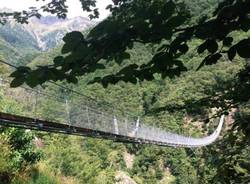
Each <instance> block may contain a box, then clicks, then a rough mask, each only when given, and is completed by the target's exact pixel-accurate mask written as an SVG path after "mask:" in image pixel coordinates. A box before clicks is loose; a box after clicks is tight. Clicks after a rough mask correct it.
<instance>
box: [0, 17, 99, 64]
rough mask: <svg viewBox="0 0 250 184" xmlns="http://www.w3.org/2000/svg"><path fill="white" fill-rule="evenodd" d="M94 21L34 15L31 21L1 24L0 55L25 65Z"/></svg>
mask: <svg viewBox="0 0 250 184" xmlns="http://www.w3.org/2000/svg"><path fill="white" fill-rule="evenodd" d="M94 23H95V22H91V21H90V20H88V19H87V18H83V17H75V18H72V19H65V20H62V19H58V18H56V17H53V16H46V17H42V18H41V19H37V18H32V19H31V20H30V22H29V24H17V23H16V22H9V23H7V24H6V25H4V26H3V25H0V55H1V56H2V57H3V58H4V59H5V60H8V61H9V62H10V63H12V64H14V65H26V64H28V63H29V62H30V61H31V60H32V59H34V58H35V57H36V56H37V55H38V54H39V53H41V52H43V51H47V50H49V49H51V48H54V47H56V46H57V45H58V44H60V43H61V42H62V38H63V36H64V35H65V34H66V33H67V32H70V31H73V30H80V31H84V30H86V29H87V28H89V27H90V26H92V25H94Z"/></svg>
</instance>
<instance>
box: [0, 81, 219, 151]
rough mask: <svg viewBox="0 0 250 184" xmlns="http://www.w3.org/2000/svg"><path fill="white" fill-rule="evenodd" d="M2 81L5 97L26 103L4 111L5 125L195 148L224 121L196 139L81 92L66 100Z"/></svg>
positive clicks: (206, 141) (0, 120) (209, 138)
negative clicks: (101, 105) (105, 106)
mask: <svg viewBox="0 0 250 184" xmlns="http://www.w3.org/2000/svg"><path fill="white" fill-rule="evenodd" d="M0 84H1V88H3V93H4V94H3V95H4V97H6V98H8V99H9V100H12V101H13V102H15V103H18V104H21V106H22V110H21V111H18V112H9V111H6V112H0V125H1V126H9V127H17V128H24V129H32V130H39V131H46V132H53V133H63V134H70V135H79V136H87V137H95V138H101V139H110V140H113V141H116V142H124V143H137V144H155V145H160V146H172V147H187V148H195V147H202V146H207V145H209V144H212V143H213V142H215V141H216V139H217V138H218V137H219V135H220V132H221V129H222V126H223V122H224V115H222V116H221V118H220V121H219V124H218V126H217V128H216V129H215V131H214V132H213V133H212V134H210V135H209V136H206V137H202V138H193V137H189V136H184V135H179V134H175V133H170V132H167V131H164V130H162V129H160V128H156V127H152V126H149V125H147V124H144V123H143V122H141V121H140V119H139V118H138V119H137V121H136V122H134V121H130V120H128V119H127V118H122V117H119V116H114V115H112V113H109V112H104V111H100V110H99V109H98V108H94V107H93V101H91V100H90V101H86V99H83V98H82V97H81V96H79V95H78V94H74V95H75V96H74V98H72V100H69V99H67V100H65V99H64V98H62V97H60V96H59V95H57V94H56V95H55V93H54V94H50V93H48V92H47V91H46V89H41V88H40V89H31V88H29V87H25V86H22V87H19V88H15V89H13V88H9V81H7V80H3V79H2V80H1V81H0ZM91 105H92V106H91ZM42 112H43V113H42ZM44 112H48V113H47V114H46V113H44Z"/></svg>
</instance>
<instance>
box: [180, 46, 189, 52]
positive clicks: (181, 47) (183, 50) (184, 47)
mask: <svg viewBox="0 0 250 184" xmlns="http://www.w3.org/2000/svg"><path fill="white" fill-rule="evenodd" d="M179 51H180V52H181V53H183V54H185V53H186V52H187V51H188V46H187V44H182V45H180V46H179Z"/></svg>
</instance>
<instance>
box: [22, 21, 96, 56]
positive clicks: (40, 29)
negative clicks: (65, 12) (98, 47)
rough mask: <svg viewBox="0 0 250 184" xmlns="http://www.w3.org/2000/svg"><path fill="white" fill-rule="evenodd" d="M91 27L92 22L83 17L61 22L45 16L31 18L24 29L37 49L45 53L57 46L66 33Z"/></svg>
mask: <svg viewBox="0 0 250 184" xmlns="http://www.w3.org/2000/svg"><path fill="white" fill-rule="evenodd" d="M92 25H94V22H91V21H90V20H88V19H87V18H83V17H75V18H71V19H64V20H62V19H58V18H56V17H52V16H47V17H42V18H41V19H37V18H33V19H31V20H30V23H29V24H27V25H24V27H25V28H26V30H27V31H28V32H29V33H30V34H31V35H32V36H33V37H34V38H35V40H36V41H37V47H38V48H39V49H41V50H42V51H46V50H48V49H50V48H54V47H55V46H56V45H58V44H59V43H60V42H61V41H62V38H63V36H64V35H65V34H66V33H67V32H70V31H75V30H78V31H84V30H86V28H88V27H90V26H92Z"/></svg>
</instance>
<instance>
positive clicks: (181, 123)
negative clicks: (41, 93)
mask: <svg viewBox="0 0 250 184" xmlns="http://www.w3.org/2000/svg"><path fill="white" fill-rule="evenodd" d="M185 2H186V3H187V4H188V6H189V8H190V9H191V12H192V14H194V15H195V17H194V18H193V19H192V21H193V22H196V21H199V19H200V18H201V16H202V14H203V13H204V15H209V14H210V13H211V12H212V9H215V7H216V4H217V1H215V0H210V1H203V0H195V1H188V0H185ZM204 8H205V11H203V9H204ZM200 13H201V14H200ZM6 34H7V33H6ZM233 34H234V37H237V39H238V40H240V39H242V38H243V37H244V36H249V33H248V32H247V33H243V32H242V33H233ZM1 36H2V33H1V32H0V37H1ZM17 41H18V39H17ZM29 41H32V40H29ZM235 41H236V40H235ZM25 42H26V41H25ZM201 43H202V41H201V40H199V39H195V40H192V41H190V43H189V45H191V47H190V48H189V49H190V50H191V52H189V53H188V54H187V55H184V56H182V58H181V59H183V60H184V61H185V62H184V65H185V66H186V67H187V71H186V72H183V73H180V74H179V76H171V75H170V76H168V77H165V78H164V79H162V77H161V75H160V74H155V76H154V77H155V79H154V80H152V81H146V80H145V81H142V82H139V83H136V84H133V83H130V82H125V81H120V82H118V83H117V84H115V85H112V84H109V85H108V86H107V88H103V86H102V85H101V84H99V83H94V84H89V83H91V81H93V79H94V78H96V77H100V76H101V77H103V76H106V75H108V74H110V73H113V74H114V73H116V72H119V71H120V69H121V68H123V67H124V66H131V65H132V64H144V63H147V62H149V61H150V60H151V59H152V57H153V56H154V54H155V49H156V48H155V47H154V46H152V45H150V44H148V45H144V44H142V43H136V45H135V46H134V48H131V49H129V50H128V51H127V52H128V53H129V54H130V57H128V58H127V59H126V62H123V63H121V64H120V63H117V62H115V61H111V62H106V61H105V60H103V61H102V63H103V64H104V65H108V66H109V67H107V68H106V69H104V70H96V71H95V72H93V73H89V74H86V75H84V76H82V77H78V81H79V82H78V83H77V84H68V83H67V82H66V81H63V82H61V84H63V86H66V87H69V88H71V89H74V90H75V91H78V92H81V93H82V94H84V95H87V96H89V97H92V98H94V99H96V100H97V101H99V102H102V101H104V100H105V101H107V102H109V103H110V104H111V106H112V107H113V108H114V110H116V111H117V112H119V113H121V114H123V115H125V114H130V115H131V116H132V117H134V118H135V119H136V118H137V117H138V116H139V117H140V118H141V121H143V122H145V123H147V124H151V125H154V126H157V127H160V128H161V129H164V130H170V131H173V132H176V133H183V134H186V135H190V136H194V137H200V136H204V135H206V134H208V133H211V132H212V131H213V130H214V128H215V127H216V126H217V123H218V119H219V118H218V117H216V118H212V116H213V115H214V111H215V110H216V109H210V108H207V104H204V103H206V102H204V101H203V99H206V98H208V97H211V96H215V94H217V93H222V94H223V92H225V90H226V89H227V87H228V86H231V85H232V84H234V83H235V82H237V80H238V73H239V72H240V71H241V70H242V69H243V67H244V65H245V61H244V60H243V59H242V58H240V57H236V58H235V60H234V61H233V62H231V61H229V60H228V59H227V58H222V59H221V61H220V62H218V63H216V64H214V65H211V66H210V65H209V66H204V67H202V68H201V69H200V70H198V71H197V67H198V66H199V65H200V62H201V55H205V53H203V54H197V53H196V50H197V47H198V46H199V44H201ZM28 45H29V46H30V45H32V44H28ZM22 47H23V48H22V49H26V48H27V49H29V47H28V46H25V45H22ZM61 48H62V46H58V47H56V48H54V49H52V50H50V51H49V52H46V53H36V52H33V51H32V52H30V53H31V55H32V57H31V58H30V60H28V59H23V58H22V59H20V58H9V57H14V56H12V55H11V54H12V53H9V52H10V49H12V46H11V45H10V44H8V43H6V42H4V41H3V44H2V45H0V55H1V56H2V57H3V58H4V59H5V60H9V59H10V60H12V59H13V60H15V61H18V62H17V63H16V64H18V65H28V66H30V67H31V68H36V66H38V65H39V66H41V65H46V64H51V63H52V62H53V59H54V57H55V56H57V55H58V54H59V53H60V50H61ZM13 49H16V50H17V52H20V50H18V49H20V47H16V48H13ZM21 53H23V52H21ZM16 59H17V60H16ZM10 70H11V69H10V68H8V67H6V66H5V65H2V64H1V65H0V74H1V77H4V76H7V75H9V73H10ZM47 90H50V86H49V85H48V87H47ZM56 93H58V94H59V95H62V96H63V95H66V94H65V93H64V92H63V90H61V91H56ZM69 98H72V97H71V96H70V97H69ZM194 102H200V103H194ZM46 103H47V106H44V107H43V108H42V110H41V112H39V113H41V114H42V115H43V116H51V115H52V112H51V111H52V110H53V109H56V108H57V107H56V104H54V103H53V101H50V100H49V99H48V100H47V101H46ZM211 103H216V99H215V100H214V101H213V102H211ZM218 106H219V104H218ZM24 107H25V104H18V103H16V102H15V101H13V100H10V99H7V98H5V91H4V89H3V88H0V111H4V112H6V111H7V112H9V113H15V112H20V111H22V110H23V108H24ZM52 118H54V119H57V117H52ZM210 118H211V119H210ZM249 120H250V102H249V101H247V102H246V103H245V104H244V105H242V104H241V105H240V106H239V107H238V108H237V109H236V108H231V109H229V111H228V116H227V118H226V123H225V125H224V128H223V132H222V135H221V136H220V138H219V140H218V141H217V142H216V143H215V144H213V145H211V146H208V147H206V148H197V149H184V148H171V147H159V146H153V145H139V144H138V145H134V144H122V143H116V142H112V141H107V140H100V139H93V138H85V137H77V136H67V135H60V134H51V133H42V132H37V131H24V130H18V129H14V128H4V127H1V128H0V131H1V134H0V153H3V154H0V183H1V182H2V183H3V184H6V183H13V184H24V183H28V184H59V183H60V184H61V183H64V184H78V183H79V184H83V183H87V184H113V183H116V184H130V183H131V184H136V183H137V184H168V183H169V184H170V183H178V184H190V183H192V184H193V183H194V184H200V183H202V184H203V183H204V184H206V183H207V184H210V183H212V184H227V183H232V184H245V183H249V182H250V174H249V173H250V162H249V161H250V146H249V135H248V134H247V132H244V131H242V129H241V128H239V125H240V126H241V127H242V126H248V125H249V124H248V122H249ZM234 121H236V122H237V123H235V124H234V126H232V124H233V122H234Z"/></svg>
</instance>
